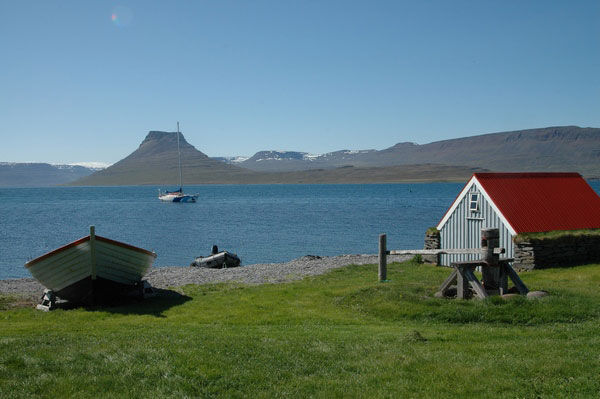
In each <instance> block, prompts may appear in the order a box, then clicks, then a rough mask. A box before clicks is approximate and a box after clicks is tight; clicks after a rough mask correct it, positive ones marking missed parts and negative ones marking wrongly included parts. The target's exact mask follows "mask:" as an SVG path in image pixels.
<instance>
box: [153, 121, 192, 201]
mask: <svg viewBox="0 0 600 399" xmlns="http://www.w3.org/2000/svg"><path fill="white" fill-rule="evenodd" d="M177 155H178V157H179V190H175V191H164V192H161V191H160V190H158V199H159V200H161V201H163V202H196V200H197V199H198V194H193V195H188V194H184V193H183V183H182V181H183V178H182V173H181V149H180V148H179V122H177Z"/></svg>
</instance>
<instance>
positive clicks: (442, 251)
mask: <svg viewBox="0 0 600 399" xmlns="http://www.w3.org/2000/svg"><path fill="white" fill-rule="evenodd" d="M484 252H485V250H483V249H481V248H448V249H397V250H392V251H386V254H387V255H460V254H473V255H481V254H483V253H484ZM503 253H506V249H504V248H494V254H495V255H499V254H503Z"/></svg>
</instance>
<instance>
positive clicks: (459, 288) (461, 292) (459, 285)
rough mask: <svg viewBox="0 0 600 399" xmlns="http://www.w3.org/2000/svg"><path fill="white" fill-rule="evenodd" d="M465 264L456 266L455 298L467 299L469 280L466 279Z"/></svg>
mask: <svg viewBox="0 0 600 399" xmlns="http://www.w3.org/2000/svg"><path fill="white" fill-rule="evenodd" d="M466 268H467V267H466V266H458V267H457V268H456V270H457V274H456V298H457V299H467V295H468V292H469V281H468V280H467V276H466V274H465V270H466Z"/></svg>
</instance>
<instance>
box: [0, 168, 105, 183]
mask: <svg viewBox="0 0 600 399" xmlns="http://www.w3.org/2000/svg"><path fill="white" fill-rule="evenodd" d="M97 170H98V168H89V167H84V166H78V165H51V164H48V163H12V162H0V187H45V186H56V185H59V184H66V183H70V182H72V181H75V180H77V179H80V178H82V177H85V176H88V175H91V174H92V173H94V172H96V171H97Z"/></svg>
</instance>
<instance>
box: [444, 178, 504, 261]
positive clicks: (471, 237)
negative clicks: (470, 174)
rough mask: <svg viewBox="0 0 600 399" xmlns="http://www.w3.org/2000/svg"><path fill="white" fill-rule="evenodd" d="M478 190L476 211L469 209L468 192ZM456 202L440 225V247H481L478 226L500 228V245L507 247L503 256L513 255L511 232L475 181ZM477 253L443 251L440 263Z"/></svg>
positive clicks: (465, 257) (466, 258)
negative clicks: (458, 253) (477, 208)
mask: <svg viewBox="0 0 600 399" xmlns="http://www.w3.org/2000/svg"><path fill="white" fill-rule="evenodd" d="M475 193H476V194H479V211H478V212H471V211H470V210H469V195H470V194H475ZM457 201H459V203H458V206H457V207H456V208H455V209H454V212H452V214H451V215H450V216H449V218H448V220H447V221H446V223H445V224H444V225H443V226H442V228H441V229H440V241H441V247H442V249H445V248H448V249H449V248H480V247H481V229H482V228H497V229H499V231H500V246H501V247H503V248H506V253H505V254H504V255H502V257H509V258H512V257H513V253H514V247H513V242H512V235H511V234H510V232H509V231H508V229H507V228H506V226H505V225H504V224H503V223H502V221H501V220H500V218H499V217H498V214H497V213H496V212H495V211H494V209H493V208H492V207H491V205H490V204H489V202H488V201H487V200H486V198H485V196H484V195H482V193H481V191H480V190H479V188H478V185H477V183H475V184H473V185H472V186H471V187H470V188H469V190H468V191H467V192H466V193H465V195H463V196H462V198H458V199H457ZM477 257H478V255H472V254H471V255H468V254H464V255H442V259H441V261H442V265H445V266H450V263H451V262H460V261H466V260H475V259H476V258H477Z"/></svg>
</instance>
